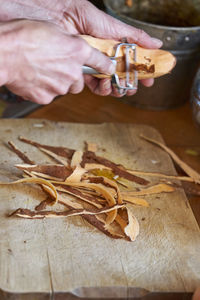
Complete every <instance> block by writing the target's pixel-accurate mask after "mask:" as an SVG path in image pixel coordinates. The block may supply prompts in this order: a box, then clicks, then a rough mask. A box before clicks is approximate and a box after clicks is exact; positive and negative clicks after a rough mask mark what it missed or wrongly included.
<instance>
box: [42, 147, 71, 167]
mask: <svg viewBox="0 0 200 300" xmlns="http://www.w3.org/2000/svg"><path fill="white" fill-rule="evenodd" d="M39 149H40V151H42V152H44V153H45V154H47V155H49V156H50V157H52V158H54V159H55V160H56V161H58V162H60V163H61V164H63V165H64V166H66V167H68V166H69V162H68V160H67V159H66V158H64V157H61V156H59V155H57V154H55V153H54V152H52V151H49V150H47V149H44V148H39Z"/></svg>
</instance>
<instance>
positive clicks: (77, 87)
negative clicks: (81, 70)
mask: <svg viewBox="0 0 200 300" xmlns="http://www.w3.org/2000/svg"><path fill="white" fill-rule="evenodd" d="M83 88H84V80H83V76H82V77H80V79H79V80H78V81H76V82H75V83H73V84H72V85H71V87H70V89H69V93H71V94H79V93H80V92H82V90H83Z"/></svg>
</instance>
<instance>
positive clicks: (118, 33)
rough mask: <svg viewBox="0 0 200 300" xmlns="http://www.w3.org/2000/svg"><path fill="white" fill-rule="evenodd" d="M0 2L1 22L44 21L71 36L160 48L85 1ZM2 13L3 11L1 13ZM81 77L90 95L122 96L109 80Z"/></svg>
mask: <svg viewBox="0 0 200 300" xmlns="http://www.w3.org/2000/svg"><path fill="white" fill-rule="evenodd" d="M2 1H3V0H0V4H2V6H1V12H0V19H2V16H3V18H4V20H5V19H10V18H29V19H37V20H38V19H39V20H47V21H49V22H53V23H55V24H57V25H58V26H60V27H61V28H62V29H63V30H65V31H66V32H67V33H68V34H72V35H80V34H86V35H91V36H94V37H97V38H104V39H114V40H117V41H121V40H122V39H123V38H127V41H128V42H129V43H136V44H138V45H139V46H142V47H144V48H160V47H161V46H162V42H161V41H160V40H158V39H155V38H151V37H150V36H149V35H148V34H146V33H145V32H144V31H142V30H141V29H136V28H134V27H132V26H129V25H127V24H124V23H122V22H120V21H119V20H117V19H114V18H113V17H111V16H109V15H107V14H105V13H104V12H102V11H100V10H99V9H97V8H96V7H95V6H94V5H92V4H91V3H90V2H88V1H86V0H57V1H52V0H35V1H33V0H32V1H30V0H25V1H24V2H23V4H21V1H19V0H12V1H11V0H7V1H6V4H5V1H3V2H2ZM1 2H2V3H1ZM13 5H14V8H15V9H14V10H13V8H12V7H13ZM5 6H7V11H9V14H7V15H6V14H5V10H6V8H4V7H5ZM8 7H9V9H8ZM2 11H4V14H3V13H2ZM84 77H85V83H86V84H87V86H88V87H89V88H90V90H91V91H92V92H94V93H96V94H98V95H102V96H106V95H110V94H111V95H113V96H115V97H121V96H122V95H121V94H120V93H119V92H118V90H117V89H116V88H113V87H112V85H111V80H110V79H101V80H100V79H97V78H95V77H93V76H90V75H85V76H84ZM141 82H142V83H143V85H145V86H147V87H150V86H152V85H153V82H154V80H153V79H144V80H141ZM122 84H123V82H122ZM135 93H136V90H132V91H128V92H127V95H128V96H130V95H133V94H135Z"/></svg>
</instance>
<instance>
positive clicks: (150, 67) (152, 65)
mask: <svg viewBox="0 0 200 300" xmlns="http://www.w3.org/2000/svg"><path fill="white" fill-rule="evenodd" d="M80 37H81V38H83V39H84V40H85V41H86V42H87V43H88V44H89V45H90V46H92V47H94V48H96V49H98V50H99V51H101V52H102V53H104V54H106V55H107V56H110V57H113V56H115V50H116V46H117V45H118V44H119V41H115V40H106V39H99V38H94V37H92V36H88V35H81V36H80ZM136 52H137V59H136V61H134V60H133V56H132V55H130V56H129V61H130V65H131V69H130V70H129V71H130V73H132V71H133V70H136V71H137V72H138V79H145V78H156V77H160V76H163V75H165V74H168V73H170V72H171V70H172V69H173V68H174V67H175V65H176V58H175V57H174V55H173V54H171V53H170V52H169V51H165V50H160V49H145V48H142V47H140V46H136ZM124 57H125V51H124V50H123V48H121V49H120V52H119V54H118V58H117V70H116V73H117V74H118V76H119V77H120V78H124V77H125V76H126V66H125V63H124ZM94 76H97V77H108V75H104V74H101V75H94ZM130 76H131V74H130Z"/></svg>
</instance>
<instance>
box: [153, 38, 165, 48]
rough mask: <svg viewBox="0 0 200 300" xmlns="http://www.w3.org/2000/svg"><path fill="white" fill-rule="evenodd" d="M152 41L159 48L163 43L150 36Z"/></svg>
mask: <svg viewBox="0 0 200 300" xmlns="http://www.w3.org/2000/svg"><path fill="white" fill-rule="evenodd" d="M151 40H152V42H153V43H154V44H155V46H156V47H158V48H160V47H162V45H163V42H162V41H161V40H159V39H157V38H151Z"/></svg>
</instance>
